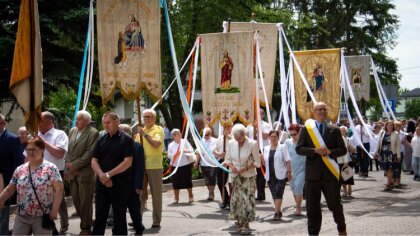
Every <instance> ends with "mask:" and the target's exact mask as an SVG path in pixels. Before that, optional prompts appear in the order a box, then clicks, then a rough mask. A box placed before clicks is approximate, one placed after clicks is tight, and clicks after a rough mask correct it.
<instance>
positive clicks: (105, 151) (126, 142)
mask: <svg viewBox="0 0 420 236" xmlns="http://www.w3.org/2000/svg"><path fill="white" fill-rule="evenodd" d="M133 155H134V144H133V139H132V138H131V137H130V136H128V135H126V134H125V133H123V132H121V131H117V133H116V134H114V135H113V136H112V137H111V136H110V135H109V134H105V135H104V136H102V137H101V138H100V139H99V141H98V143H97V144H96V147H95V150H94V152H93V158H96V159H98V163H99V166H100V167H101V170H102V171H103V172H108V171H110V170H112V169H114V168H115V167H117V166H118V165H119V164H120V163H121V162H123V161H124V158H126V157H133ZM128 175H129V171H124V172H123V173H120V174H118V175H115V176H113V177H112V180H113V181H118V180H121V181H128V177H129V176H128Z"/></svg>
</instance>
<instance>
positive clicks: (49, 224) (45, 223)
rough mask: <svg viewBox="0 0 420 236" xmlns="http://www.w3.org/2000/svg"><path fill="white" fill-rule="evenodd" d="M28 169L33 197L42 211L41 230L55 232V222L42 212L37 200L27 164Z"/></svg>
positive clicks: (39, 202)
mask: <svg viewBox="0 0 420 236" xmlns="http://www.w3.org/2000/svg"><path fill="white" fill-rule="evenodd" d="M28 168H29V182H30V183H31V186H32V189H33V190H34V193H35V197H36V200H37V201H38V204H39V207H40V208H41V210H42V213H43V214H42V223H41V227H42V228H43V229H48V230H53V231H56V230H57V229H56V227H55V222H54V221H53V220H51V218H50V215H49V214H48V213H46V212H45V211H44V209H43V208H42V204H41V201H40V200H39V198H38V194H37V193H36V189H35V185H34V183H33V181H32V175H31V166H30V165H29V164H28Z"/></svg>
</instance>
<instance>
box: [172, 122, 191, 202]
mask: <svg viewBox="0 0 420 236" xmlns="http://www.w3.org/2000/svg"><path fill="white" fill-rule="evenodd" d="M171 135H172V139H173V140H174V141H172V142H171V143H170V144H169V146H168V157H169V159H170V161H171V163H173V165H174V166H177V165H178V164H177V163H178V161H179V165H178V170H177V172H176V173H175V174H174V175H172V187H173V189H174V195H175V198H174V201H173V202H172V203H173V204H177V203H178V201H179V190H180V189H187V191H188V197H189V200H188V202H189V203H192V202H194V196H193V193H192V180H191V177H192V176H191V167H192V166H191V162H190V160H189V159H188V155H194V150H193V148H192V147H191V144H190V143H189V142H188V141H187V140H185V139H182V137H181V131H179V129H173V130H172V131H171ZM182 146H183V147H184V151H183V154H182V156H181V157H180V156H179V154H181V150H180V148H181V147H182Z"/></svg>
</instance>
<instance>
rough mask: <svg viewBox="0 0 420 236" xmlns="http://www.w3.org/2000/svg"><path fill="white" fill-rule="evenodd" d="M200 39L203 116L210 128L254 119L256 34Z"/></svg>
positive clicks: (247, 33)
mask: <svg viewBox="0 0 420 236" xmlns="http://www.w3.org/2000/svg"><path fill="white" fill-rule="evenodd" d="M200 37H201V92H202V100H203V116H204V119H205V122H206V124H208V125H209V126H212V125H214V123H215V122H216V121H217V120H219V119H220V122H221V123H222V125H223V124H225V123H226V122H228V121H232V122H233V121H235V120H236V119H238V118H239V119H240V121H241V122H242V123H244V124H245V125H248V124H249V123H250V122H251V121H252V120H253V119H254V103H253V101H254V91H255V80H254V79H253V78H254V76H253V44H254V33H253V32H251V31H249V32H232V33H216V34H203V35H200Z"/></svg>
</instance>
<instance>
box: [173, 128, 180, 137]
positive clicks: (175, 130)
mask: <svg viewBox="0 0 420 236" xmlns="http://www.w3.org/2000/svg"><path fill="white" fill-rule="evenodd" d="M175 134H181V131H180V130H179V129H173V130H172V131H171V135H172V136H174V135H175Z"/></svg>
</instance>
